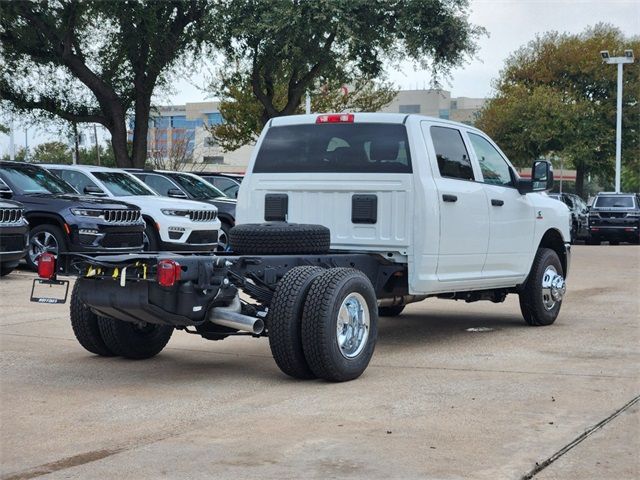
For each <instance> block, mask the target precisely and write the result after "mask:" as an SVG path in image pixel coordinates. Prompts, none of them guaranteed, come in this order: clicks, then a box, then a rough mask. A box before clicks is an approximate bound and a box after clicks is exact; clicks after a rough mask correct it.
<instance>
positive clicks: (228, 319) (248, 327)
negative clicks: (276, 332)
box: [207, 296, 264, 335]
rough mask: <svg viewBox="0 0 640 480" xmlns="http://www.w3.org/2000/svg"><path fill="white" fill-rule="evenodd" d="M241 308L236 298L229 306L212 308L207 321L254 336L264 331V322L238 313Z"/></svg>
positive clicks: (238, 299)
mask: <svg viewBox="0 0 640 480" xmlns="http://www.w3.org/2000/svg"><path fill="white" fill-rule="evenodd" d="M241 308H242V305H241V304H240V298H239V297H238V296H236V297H235V298H234V299H233V302H231V304H230V305H227V306H226V307H214V308H212V309H211V310H210V311H209V317H208V318H207V319H208V320H209V321H210V322H211V323H215V324H216V325H222V326H223V327H229V328H233V329H235V330H241V331H243V332H250V333H253V334H254V335H259V334H261V333H262V332H263V331H264V320H262V319H261V318H256V317H250V316H249V315H244V314H242V313H240V310H241Z"/></svg>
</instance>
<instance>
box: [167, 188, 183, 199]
mask: <svg viewBox="0 0 640 480" xmlns="http://www.w3.org/2000/svg"><path fill="white" fill-rule="evenodd" d="M167 196H169V197H173V198H187V196H186V195H185V193H184V192H183V191H182V190H180V189H178V188H170V189H169V190H168V191H167Z"/></svg>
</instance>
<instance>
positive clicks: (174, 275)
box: [156, 260, 182, 287]
mask: <svg viewBox="0 0 640 480" xmlns="http://www.w3.org/2000/svg"><path fill="white" fill-rule="evenodd" d="M181 273H182V269H181V268H180V264H179V263H178V262H175V261H173V260H160V261H159V262H158V272H157V274H156V277H157V279H158V283H159V284H160V285H161V286H163V287H173V285H175V283H176V282H177V281H178V280H180V274H181Z"/></svg>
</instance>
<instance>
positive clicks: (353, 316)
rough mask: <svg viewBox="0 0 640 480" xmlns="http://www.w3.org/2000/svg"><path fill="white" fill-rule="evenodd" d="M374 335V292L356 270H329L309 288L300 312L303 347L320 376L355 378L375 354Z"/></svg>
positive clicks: (376, 320)
mask: <svg viewBox="0 0 640 480" xmlns="http://www.w3.org/2000/svg"><path fill="white" fill-rule="evenodd" d="M377 336H378V308H377V304H376V294H375V291H374V289H373V286H372V285H371V282H370V281H369V279H368V278H367V277H366V276H365V275H364V274H363V273H362V272H360V271H359V270H355V269H351V268H332V269H330V270H326V271H325V272H323V273H322V274H321V275H319V276H318V277H317V278H316V279H315V280H314V281H313V283H312V284H311V288H310V289H309V293H308V294H307V298H306V300H305V304H304V309H303V314H302V348H303V350H304V356H305V358H306V359H307V363H308V364H309V367H310V368H311V371H312V372H313V373H314V374H315V375H316V376H317V377H319V378H323V379H325V380H329V381H333V382H345V381H348V380H353V379H355V378H358V377H359V376H360V375H362V373H363V372H364V371H365V370H366V368H367V366H368V365H369V361H370V360H371V357H372V356H373V350H374V349H375V345H376V338H377Z"/></svg>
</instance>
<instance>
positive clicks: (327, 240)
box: [229, 222, 331, 255]
mask: <svg viewBox="0 0 640 480" xmlns="http://www.w3.org/2000/svg"><path fill="white" fill-rule="evenodd" d="M229 241H230V243H231V250H232V251H233V253H236V254H239V255H269V254H271V255H278V254H318V253H327V252H328V251H329V248H330V245H331V233H330V231H329V229H328V228H326V227H323V226H322V225H305V224H301V223H284V222H274V223H260V224H258V223H246V224H244V225H237V226H235V227H233V228H232V229H231V231H230V232H229Z"/></svg>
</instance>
